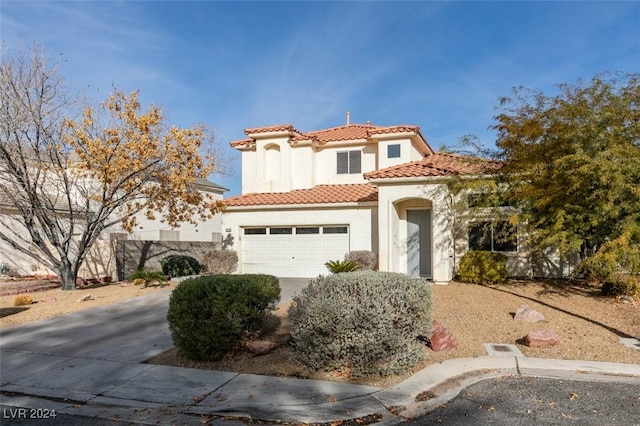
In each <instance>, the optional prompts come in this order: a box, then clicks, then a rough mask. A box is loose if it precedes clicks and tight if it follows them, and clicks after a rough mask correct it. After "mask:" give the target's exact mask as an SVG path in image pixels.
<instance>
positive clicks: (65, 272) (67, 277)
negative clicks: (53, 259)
mask: <svg viewBox="0 0 640 426" xmlns="http://www.w3.org/2000/svg"><path fill="white" fill-rule="evenodd" d="M76 277H77V274H76V273H75V272H74V271H73V268H71V266H70V265H69V266H66V265H65V266H63V267H62V270H61V271H60V279H61V280H62V287H61V289H62V290H75V289H76Z"/></svg>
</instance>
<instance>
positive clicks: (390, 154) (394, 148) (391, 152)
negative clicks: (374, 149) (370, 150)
mask: <svg viewBox="0 0 640 426" xmlns="http://www.w3.org/2000/svg"><path fill="white" fill-rule="evenodd" d="M387 158H400V144H395V145H387Z"/></svg>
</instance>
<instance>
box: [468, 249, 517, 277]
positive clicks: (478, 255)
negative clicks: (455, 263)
mask: <svg viewBox="0 0 640 426" xmlns="http://www.w3.org/2000/svg"><path fill="white" fill-rule="evenodd" d="M458 279H459V280H460V281H462V282H466V283H474V284H498V283H505V282H507V279H508V276H507V256H505V255H504V254H502V253H495V252H491V251H483V250H474V251H468V252H466V253H465V254H464V256H462V259H460V270H459V271H458Z"/></svg>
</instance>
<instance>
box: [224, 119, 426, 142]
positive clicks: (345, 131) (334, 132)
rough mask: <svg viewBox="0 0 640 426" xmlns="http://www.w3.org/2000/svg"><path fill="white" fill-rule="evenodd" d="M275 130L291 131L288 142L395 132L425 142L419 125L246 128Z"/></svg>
mask: <svg viewBox="0 0 640 426" xmlns="http://www.w3.org/2000/svg"><path fill="white" fill-rule="evenodd" d="M276 131H289V132H291V133H292V136H291V139H290V142H291V143H297V142H301V141H313V142H317V143H321V144H325V143H327V142H338V141H348V140H358V139H362V140H367V139H370V138H372V137H374V136H376V135H383V134H389V133H397V132H414V133H416V134H417V135H419V136H420V138H421V139H422V140H424V141H425V142H426V139H425V138H424V136H422V133H420V127H418V126H409V125H401V126H374V125H372V124H347V125H344V126H338V127H332V128H329V129H322V130H314V131H311V132H300V131H298V130H296V129H295V128H294V127H293V126H291V125H289V124H282V125H277V126H269V127H256V128H253V129H246V130H245V133H246V134H247V135H250V134H256V133H267V132H276ZM255 145H256V141H255V139H253V138H248V139H240V140H237V141H233V142H231V146H232V147H234V148H254V147H255Z"/></svg>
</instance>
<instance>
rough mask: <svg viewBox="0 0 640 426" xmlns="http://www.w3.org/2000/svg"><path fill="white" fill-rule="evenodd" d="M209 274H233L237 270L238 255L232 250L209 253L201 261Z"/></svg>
mask: <svg viewBox="0 0 640 426" xmlns="http://www.w3.org/2000/svg"><path fill="white" fill-rule="evenodd" d="M202 264H203V266H204V267H205V270H206V272H207V273H209V274H233V273H234V272H235V271H236V269H238V253H236V252H235V251H233V250H220V251H210V252H209V253H207V254H206V255H205V256H204V259H202Z"/></svg>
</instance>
